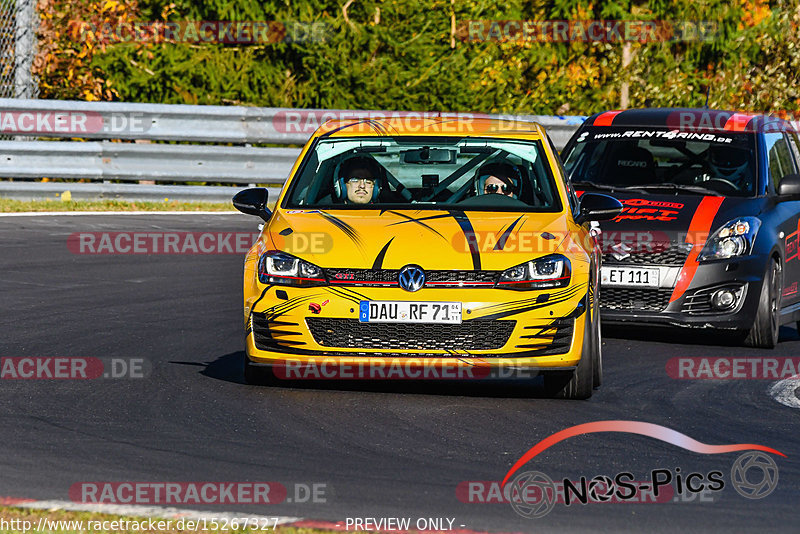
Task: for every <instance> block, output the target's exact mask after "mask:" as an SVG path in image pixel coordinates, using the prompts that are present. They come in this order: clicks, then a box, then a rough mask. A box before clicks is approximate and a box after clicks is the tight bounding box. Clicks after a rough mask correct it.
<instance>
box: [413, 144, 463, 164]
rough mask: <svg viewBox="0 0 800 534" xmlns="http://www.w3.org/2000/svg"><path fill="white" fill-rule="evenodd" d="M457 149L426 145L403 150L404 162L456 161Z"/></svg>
mask: <svg viewBox="0 0 800 534" xmlns="http://www.w3.org/2000/svg"><path fill="white" fill-rule="evenodd" d="M455 162H456V151H455V150H449V149H444V148H430V147H427V146H424V147H422V148H420V149H417V150H408V151H406V152H403V163H455Z"/></svg>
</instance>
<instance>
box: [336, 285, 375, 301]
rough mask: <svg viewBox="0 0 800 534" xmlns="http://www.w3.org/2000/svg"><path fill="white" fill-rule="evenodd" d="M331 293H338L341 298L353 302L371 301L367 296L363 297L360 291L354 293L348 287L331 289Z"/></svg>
mask: <svg viewBox="0 0 800 534" xmlns="http://www.w3.org/2000/svg"><path fill="white" fill-rule="evenodd" d="M328 290H329V291H331V292H333V293H336V294H337V295H339V296H340V297H344V298H346V299H347V300H351V301H353V302H361V301H362V300H369V297H367V296H366V295H362V294H361V293H359V292H358V291H354V290H352V289H350V288H348V287H341V286H340V287H329V288H328Z"/></svg>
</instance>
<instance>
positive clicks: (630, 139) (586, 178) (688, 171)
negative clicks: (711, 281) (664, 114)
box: [562, 128, 756, 197]
mask: <svg viewBox="0 0 800 534" xmlns="http://www.w3.org/2000/svg"><path fill="white" fill-rule="evenodd" d="M562 157H563V158H564V168H565V169H566V171H567V175H568V176H569V178H570V179H571V180H572V182H573V183H574V184H575V187H576V188H582V187H585V188H596V189H600V190H611V191H614V190H623V191H624V190H626V189H630V190H636V191H638V192H653V193H661V192H664V193H673V194H677V193H680V194H699V195H722V196H741V197H750V196H753V195H754V194H755V191H756V172H755V169H756V159H755V135H753V134H752V133H733V132H730V133H729V132H718V131H715V132H705V133H704V132H697V133H694V132H692V133H690V132H679V131H675V130H668V129H655V128H589V129H587V130H586V131H584V132H583V133H581V134H580V135H579V136H578V138H577V139H576V143H575V144H574V145H573V146H572V147H571V150H568V151H565V153H564V154H562Z"/></svg>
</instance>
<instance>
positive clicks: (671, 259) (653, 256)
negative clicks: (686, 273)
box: [603, 245, 690, 265]
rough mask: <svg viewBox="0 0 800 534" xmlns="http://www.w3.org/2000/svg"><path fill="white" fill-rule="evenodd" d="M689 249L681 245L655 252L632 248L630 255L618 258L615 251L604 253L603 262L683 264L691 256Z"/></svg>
mask: <svg viewBox="0 0 800 534" xmlns="http://www.w3.org/2000/svg"><path fill="white" fill-rule="evenodd" d="M689 250H690V249H687V248H686V247H682V246H680V245H671V246H669V247H668V248H664V249H663V250H657V251H653V252H638V251H636V250H632V251H631V252H630V256H628V257H627V258H625V259H624V260H618V259H616V258H615V257H614V254H613V253H606V254H603V263H604V264H605V263H613V264H614V265H620V264H633V265H683V264H684V263H685V262H686V258H687V257H689Z"/></svg>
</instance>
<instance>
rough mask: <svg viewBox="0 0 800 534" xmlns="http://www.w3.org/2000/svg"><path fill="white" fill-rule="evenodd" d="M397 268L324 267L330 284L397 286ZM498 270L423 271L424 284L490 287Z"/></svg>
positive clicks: (497, 275)
mask: <svg viewBox="0 0 800 534" xmlns="http://www.w3.org/2000/svg"><path fill="white" fill-rule="evenodd" d="M399 273H400V270H399V269H326V270H325V274H326V275H327V277H328V280H329V281H330V283H331V284H334V285H345V286H374V285H380V286H387V287H394V286H397V276H398V274H399ZM499 275H500V272H499V271H440V270H439V271H425V285H426V286H429V287H430V286H434V287H469V286H475V287H492V286H494V283H495V281H496V280H497V279H498V277H499Z"/></svg>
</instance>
